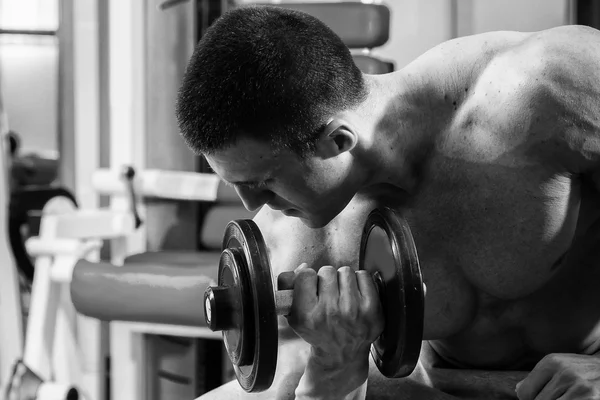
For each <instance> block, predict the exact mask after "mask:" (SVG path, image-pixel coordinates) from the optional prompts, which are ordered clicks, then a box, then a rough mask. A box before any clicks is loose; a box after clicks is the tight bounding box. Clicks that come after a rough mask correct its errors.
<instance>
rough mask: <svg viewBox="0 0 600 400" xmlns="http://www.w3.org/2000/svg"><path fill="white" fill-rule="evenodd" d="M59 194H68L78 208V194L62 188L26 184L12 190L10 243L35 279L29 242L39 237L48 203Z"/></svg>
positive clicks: (27, 274) (25, 270) (26, 272)
mask: <svg viewBox="0 0 600 400" xmlns="http://www.w3.org/2000/svg"><path fill="white" fill-rule="evenodd" d="M55 197H64V198H66V199H67V200H69V201H71V202H72V203H73V205H74V206H75V207H77V201H76V200H75V196H73V194H72V193H71V192H69V191H68V190H66V189H64V188H61V187H47V186H46V187H35V186H34V187H25V188H18V189H16V190H15V191H13V192H12V193H11V196H10V204H9V210H10V211H9V217H8V234H9V238H10V246H11V248H12V251H13V255H14V257H15V261H16V262H17V267H18V268H19V269H20V270H21V272H22V273H23V275H25V277H26V278H27V279H28V280H29V281H30V282H31V281H32V280H33V274H34V267H33V262H32V259H31V257H30V256H29V254H27V250H26V249H25V241H26V240H27V239H28V238H29V237H31V236H37V234H38V232H39V226H40V220H41V217H42V210H43V209H44V206H45V205H46V204H47V203H48V201H50V200H51V199H53V198H55Z"/></svg>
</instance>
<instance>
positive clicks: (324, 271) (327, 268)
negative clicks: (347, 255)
mask: <svg viewBox="0 0 600 400" xmlns="http://www.w3.org/2000/svg"><path fill="white" fill-rule="evenodd" d="M335 273H336V271H335V268H333V267H332V266H331V265H323V266H322V267H321V268H319V272H318V274H319V275H320V276H321V275H322V276H330V275H332V274H335Z"/></svg>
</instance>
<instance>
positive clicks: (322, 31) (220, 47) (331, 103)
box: [176, 6, 367, 156]
mask: <svg viewBox="0 0 600 400" xmlns="http://www.w3.org/2000/svg"><path fill="white" fill-rule="evenodd" d="M366 93H367V89H366V86H365V83H364V80H363V76H362V73H361V71H360V70H359V69H358V67H357V66H356V65H355V64H354V61H353V59H352V56H351V54H350V51H349V49H348V48H347V47H346V46H345V44H344V43H343V41H342V40H341V39H340V38H339V37H338V36H337V35H336V34H335V33H334V32H333V31H332V30H331V29H330V28H329V27H327V26H326V25H325V24H324V23H323V22H321V21H320V20H318V19H317V18H315V17H312V16H310V15H308V14H306V13H302V12H299V11H294V10H289V9H285V8H283V7H277V6H245V7H240V8H236V9H233V10H231V11H229V12H227V13H225V14H224V15H222V16H221V17H220V18H219V19H218V20H217V21H216V22H215V23H214V24H213V25H212V26H211V27H210V28H209V29H208V30H207V31H206V34H205V35H204V37H202V39H201V40H200V42H199V43H198V45H197V46H196V48H195V50H194V54H193V55H192V58H191V60H190V62H189V64H188V67H187V70H186V73H185V75H184V78H183V82H182V85H181V88H180V90H179V94H178V99H177V107H176V114H177V119H178V123H179V128H180V131H181V134H182V136H183V138H184V140H185V142H186V143H187V145H188V146H189V147H190V148H191V149H192V150H194V151H195V152H197V153H202V154H211V153H212V152H214V151H217V150H222V149H225V148H227V147H228V146H230V145H233V144H234V143H235V142H236V140H237V138H238V137H240V136H241V135H247V137H250V138H254V139H258V140H263V141H267V142H270V143H271V144H272V145H273V146H274V148H275V149H282V148H287V149H290V150H292V151H295V152H296V153H297V154H299V155H301V156H304V155H306V154H307V152H310V151H312V150H314V145H315V143H316V139H317V136H318V133H319V132H321V128H322V127H323V125H324V124H325V123H326V121H325V119H326V118H328V116H330V115H332V114H334V113H335V112H338V111H341V110H343V109H351V108H353V107H355V106H357V105H358V104H360V103H361V102H362V101H363V100H364V98H365V96H366Z"/></svg>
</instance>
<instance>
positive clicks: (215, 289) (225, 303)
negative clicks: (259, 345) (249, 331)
mask: <svg viewBox="0 0 600 400" xmlns="http://www.w3.org/2000/svg"><path fill="white" fill-rule="evenodd" d="M285 275H287V276H290V277H293V276H294V273H293V272H284V273H282V274H281V275H280V276H279V277H280V278H281V277H283V276H285ZM373 280H374V282H375V286H376V287H377V290H378V292H380V293H381V291H382V290H383V287H384V283H383V280H382V279H381V275H380V274H379V273H378V272H376V273H375V274H373ZM292 281H293V280H292V279H288V280H287V282H286V280H281V279H280V282H281V284H280V287H282V288H283V290H276V291H275V293H274V300H275V313H276V314H277V315H289V313H290V310H291V308H292V301H293V299H294V291H293V290H291V289H288V287H289V284H290V283H291V282H292ZM238 293H239V292H238V289H237V288H235V287H233V286H210V287H209V288H208V289H206V292H205V293H204V316H205V319H206V324H207V325H208V327H209V328H210V329H211V330H212V331H224V330H228V329H231V328H233V327H234V326H235V325H236V321H235V318H236V316H237V314H239V313H240V312H241V307H242V304H241V300H240V299H238Z"/></svg>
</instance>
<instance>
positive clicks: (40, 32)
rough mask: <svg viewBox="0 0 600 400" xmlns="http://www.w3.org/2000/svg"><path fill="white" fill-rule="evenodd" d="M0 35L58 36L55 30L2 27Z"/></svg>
mask: <svg viewBox="0 0 600 400" xmlns="http://www.w3.org/2000/svg"><path fill="white" fill-rule="evenodd" d="M0 35H31V36H56V35H58V31H55V30H31V29H0Z"/></svg>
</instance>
